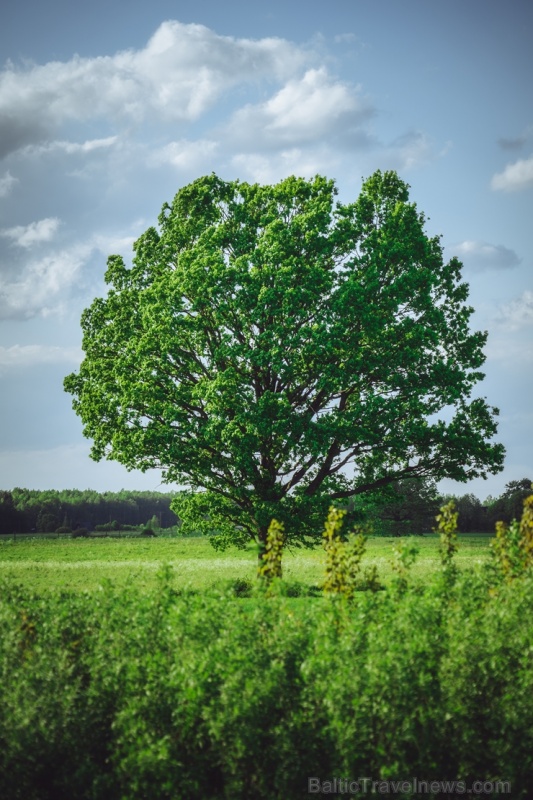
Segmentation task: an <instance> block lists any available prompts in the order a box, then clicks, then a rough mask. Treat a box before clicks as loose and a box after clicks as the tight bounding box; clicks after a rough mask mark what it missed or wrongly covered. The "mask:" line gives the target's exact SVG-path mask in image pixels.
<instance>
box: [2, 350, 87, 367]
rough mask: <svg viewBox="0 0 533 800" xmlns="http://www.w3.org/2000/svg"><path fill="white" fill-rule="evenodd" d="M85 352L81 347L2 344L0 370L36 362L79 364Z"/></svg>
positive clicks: (31, 364) (31, 365) (30, 364)
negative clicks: (7, 345) (9, 345)
mask: <svg viewBox="0 0 533 800" xmlns="http://www.w3.org/2000/svg"><path fill="white" fill-rule="evenodd" d="M82 358H83V353H82V351H81V349H80V348H79V347H56V346H52V345H43V344H26V345H20V344H14V345H12V346H11V347H2V346H0V372H1V371H2V370H3V369H6V368H8V367H33V366H35V365H36V364H58V363H65V362H66V363H71V364H79V363H80V362H81V360H82Z"/></svg>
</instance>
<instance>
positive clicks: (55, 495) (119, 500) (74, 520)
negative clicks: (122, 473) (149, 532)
mask: <svg viewBox="0 0 533 800" xmlns="http://www.w3.org/2000/svg"><path fill="white" fill-rule="evenodd" d="M174 496H175V493H172V492H166V493H163V492H155V491H154V492H147V491H145V492H139V491H126V490H124V489H123V490H122V491H120V492H103V493H100V492H96V491H93V490H91V489H86V490H79V489H63V490H61V491H58V490H55V489H47V490H43V491H40V490H36V489H21V488H16V489H13V490H12V491H0V533H4V534H5V533H30V532H32V531H36V532H42V533H50V532H53V531H57V530H58V529H67V530H66V531H65V532H68V531H70V530H72V531H75V530H80V529H86V530H87V531H93V530H95V529H96V528H97V527H100V528H101V527H103V526H105V527H107V528H109V529H111V530H113V529H114V530H119V529H121V528H122V529H124V527H125V526H136V527H137V526H143V525H147V524H149V523H150V522H151V521H152V520H153V522H156V521H157V525H158V527H161V528H169V527H171V526H172V525H175V524H176V523H177V521H178V520H177V517H176V515H175V514H174V513H173V512H172V511H171V510H170V504H171V502H172V499H173V498H174Z"/></svg>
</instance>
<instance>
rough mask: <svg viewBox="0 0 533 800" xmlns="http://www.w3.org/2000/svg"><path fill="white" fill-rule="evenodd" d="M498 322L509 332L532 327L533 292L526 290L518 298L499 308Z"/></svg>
mask: <svg viewBox="0 0 533 800" xmlns="http://www.w3.org/2000/svg"><path fill="white" fill-rule="evenodd" d="M497 320H498V322H499V323H500V324H501V325H503V326H504V327H506V328H508V329H510V330H517V329H519V328H525V327H529V326H530V325H533V291H531V290H530V289H526V290H525V291H524V292H522V294H521V295H520V297H517V298H515V299H514V300H511V302H510V303H506V304H505V305H504V306H502V307H501V308H500V311H499V313H498V315H497Z"/></svg>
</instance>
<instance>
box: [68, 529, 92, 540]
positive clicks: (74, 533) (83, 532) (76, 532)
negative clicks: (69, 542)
mask: <svg viewBox="0 0 533 800" xmlns="http://www.w3.org/2000/svg"><path fill="white" fill-rule="evenodd" d="M87 536H89V531H88V530H87V528H76V530H74V531H72V538H73V539H79V538H80V537H87Z"/></svg>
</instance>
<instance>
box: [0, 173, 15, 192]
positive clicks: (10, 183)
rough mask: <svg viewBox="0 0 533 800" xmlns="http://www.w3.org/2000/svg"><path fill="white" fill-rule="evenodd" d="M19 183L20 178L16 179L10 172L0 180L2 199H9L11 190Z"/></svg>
mask: <svg viewBox="0 0 533 800" xmlns="http://www.w3.org/2000/svg"><path fill="white" fill-rule="evenodd" d="M18 182H19V180H18V178H14V177H13V175H11V173H10V172H9V171H8V172H6V173H5V175H4V177H3V178H0V197H7V196H8V195H9V194H11V190H12V189H13V187H14V186H15V184H17V183H18Z"/></svg>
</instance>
